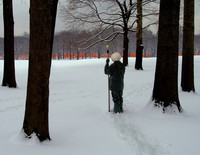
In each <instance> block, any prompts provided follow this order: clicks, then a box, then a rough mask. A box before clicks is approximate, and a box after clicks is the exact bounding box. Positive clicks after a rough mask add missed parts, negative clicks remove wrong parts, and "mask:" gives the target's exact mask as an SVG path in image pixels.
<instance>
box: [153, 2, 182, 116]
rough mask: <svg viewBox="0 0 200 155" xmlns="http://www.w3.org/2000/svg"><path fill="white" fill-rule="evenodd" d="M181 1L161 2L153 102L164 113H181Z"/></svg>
mask: <svg viewBox="0 0 200 155" xmlns="http://www.w3.org/2000/svg"><path fill="white" fill-rule="evenodd" d="M179 10H180V0H161V1H160V16H159V30H158V48H157V64H156V73H155V81H154V89H153V96H152V100H153V101H154V103H155V106H159V107H163V111H164V112H165V111H166V110H168V108H169V110H172V111H173V110H174V107H177V108H178V110H179V111H180V112H181V111H182V109H181V105H180V102H179V97H178V37H179Z"/></svg>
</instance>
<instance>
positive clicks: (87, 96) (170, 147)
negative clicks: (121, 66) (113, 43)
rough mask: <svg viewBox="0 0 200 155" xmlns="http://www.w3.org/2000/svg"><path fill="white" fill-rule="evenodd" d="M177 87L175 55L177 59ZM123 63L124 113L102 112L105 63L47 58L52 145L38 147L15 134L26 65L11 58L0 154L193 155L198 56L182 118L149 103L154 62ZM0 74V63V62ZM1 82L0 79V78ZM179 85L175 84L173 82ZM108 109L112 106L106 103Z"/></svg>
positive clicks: (199, 93) (199, 122)
mask: <svg viewBox="0 0 200 155" xmlns="http://www.w3.org/2000/svg"><path fill="white" fill-rule="evenodd" d="M179 60H180V61H179V83H180V73H181V57H180V58H179ZM134 64H135V59H134V58H131V59H129V66H128V67H127V68H126V73H125V90H124V110H125V112H124V113H122V114H113V113H108V112H107V102H108V101H107V96H108V94H107V76H106V75H104V71H103V70H104V65H105V59H87V60H79V61H77V60H71V61H69V60H59V61H58V60H53V62H52V70H51V79H50V103H49V104H50V111H49V115H50V118H49V124H50V136H51V138H52V141H50V142H44V143H42V144H41V143H39V142H38V140H37V139H36V138H33V139H32V140H27V139H24V138H23V135H22V134H21V128H22V123H23V119H24V110H25V109H24V108H25V99H26V85H27V71H28V61H25V60H17V61H16V63H15V66H16V80H17V84H18V88H17V89H9V88H4V87H0V122H1V126H0V152H1V153H0V154H2V155H36V154H37V155H199V154H200V141H199V140H200V103H199V100H200V69H199V66H200V57H198V56H196V57H195V87H196V93H185V92H182V91H181V89H180V87H179V99H180V102H181V105H182V107H183V109H184V111H185V112H184V113H182V114H172V115H169V114H163V113H162V112H161V111H159V110H158V109H153V108H152V107H151V106H150V105H152V103H151V102H150V98H151V94H152V89H153V83H154V74H155V64H156V58H144V59H143V68H144V71H136V70H135V69H134ZM0 68H1V72H0V73H1V75H2V72H3V71H2V70H3V61H0ZM0 81H2V77H0ZM179 86H180V84H179ZM112 105H113V103H112Z"/></svg>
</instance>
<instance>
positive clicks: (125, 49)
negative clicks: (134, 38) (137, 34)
mask: <svg viewBox="0 0 200 155" xmlns="http://www.w3.org/2000/svg"><path fill="white" fill-rule="evenodd" d="M123 37H124V40H123V64H124V66H128V43H129V39H128V30H124V36H123Z"/></svg>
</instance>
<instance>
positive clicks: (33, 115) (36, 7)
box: [23, 0, 58, 141]
mask: <svg viewBox="0 0 200 155" xmlns="http://www.w3.org/2000/svg"><path fill="white" fill-rule="evenodd" d="M57 3H58V0H31V1H30V49H29V50H30V55H29V73H28V86H27V97H26V109H25V117H24V123H23V131H24V132H25V134H26V136H27V137H29V138H30V137H31V135H32V134H33V133H35V134H36V136H37V137H38V138H39V140H40V141H44V140H50V135H49V125H48V112H49V111H48V109H49V77H50V68H51V55H52V46H53V37H54V29H55V19H56V12H57Z"/></svg>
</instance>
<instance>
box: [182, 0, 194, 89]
mask: <svg viewBox="0 0 200 155" xmlns="http://www.w3.org/2000/svg"><path fill="white" fill-rule="evenodd" d="M182 58H183V60H182V77H181V87H182V90H183V91H187V92H190V91H193V92H194V91H195V88H194V0H184V25H183V57H182Z"/></svg>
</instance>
